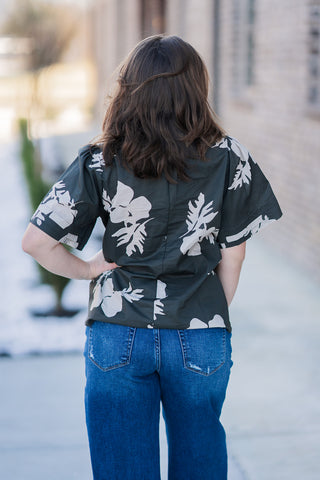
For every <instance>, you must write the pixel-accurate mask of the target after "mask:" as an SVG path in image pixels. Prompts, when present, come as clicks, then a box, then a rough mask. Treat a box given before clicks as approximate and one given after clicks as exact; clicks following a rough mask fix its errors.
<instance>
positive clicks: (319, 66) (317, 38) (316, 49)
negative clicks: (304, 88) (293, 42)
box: [308, 0, 320, 111]
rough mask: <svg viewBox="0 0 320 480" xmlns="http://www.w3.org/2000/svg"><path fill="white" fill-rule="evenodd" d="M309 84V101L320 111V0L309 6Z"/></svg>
mask: <svg viewBox="0 0 320 480" xmlns="http://www.w3.org/2000/svg"><path fill="white" fill-rule="evenodd" d="M308 35H309V42H308V62H309V69H308V70H309V72H308V73H309V75H308V77H309V85H308V103H309V105H310V106H311V107H313V108H314V109H316V110H317V111H320V1H319V0H312V1H311V2H310V6H309V32H308Z"/></svg>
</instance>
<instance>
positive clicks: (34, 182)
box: [19, 118, 70, 316]
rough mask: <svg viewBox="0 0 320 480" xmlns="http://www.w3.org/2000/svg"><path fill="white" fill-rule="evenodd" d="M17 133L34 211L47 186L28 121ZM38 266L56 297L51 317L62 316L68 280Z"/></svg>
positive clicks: (24, 121)
mask: <svg viewBox="0 0 320 480" xmlns="http://www.w3.org/2000/svg"><path fill="white" fill-rule="evenodd" d="M19 131H20V138H21V160H22V164H23V171H24V175H25V179H26V183H27V188H28V193H29V198H30V203H31V207H32V210H33V211H35V210H36V209H37V207H38V205H39V203H40V202H41V200H42V199H43V197H44V196H45V194H46V193H47V192H48V190H49V188H50V185H48V184H47V183H46V182H45V181H44V180H43V178H42V162H41V157H40V153H39V152H38V151H37V149H36V148H35V145H34V143H33V142H32V140H31V139H30V138H29V135H28V121H27V120H26V119H24V118H22V119H20V120H19ZM37 265H38V268H39V273H40V278H41V282H42V283H45V284H47V285H50V286H51V287H52V288H53V290H54V292H55V296H56V305H55V308H54V309H53V310H52V311H51V313H52V314H53V315H57V316H60V315H63V314H64V313H65V312H66V311H65V310H64V309H63V307H62V295H63V291H64V289H65V287H66V286H67V284H68V283H69V281H70V280H69V279H68V278H65V277H60V276H59V275H54V274H53V273H51V272H48V270H46V269H45V268H43V267H42V266H41V265H39V264H38V263H37Z"/></svg>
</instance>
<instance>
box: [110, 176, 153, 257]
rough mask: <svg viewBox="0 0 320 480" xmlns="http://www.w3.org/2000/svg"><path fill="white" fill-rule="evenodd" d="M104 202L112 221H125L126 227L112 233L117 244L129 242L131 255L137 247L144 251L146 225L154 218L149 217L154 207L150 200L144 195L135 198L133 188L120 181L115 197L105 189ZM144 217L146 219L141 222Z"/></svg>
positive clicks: (128, 250) (129, 253)
mask: <svg viewBox="0 0 320 480" xmlns="http://www.w3.org/2000/svg"><path fill="white" fill-rule="evenodd" d="M102 202H103V205H104V209H105V210H106V211H107V212H109V214H110V221H111V222H112V223H124V227H122V228H120V229H119V230H118V231H117V232H115V233H114V234H113V235H112V236H113V237H116V238H117V246H120V245H124V244H127V247H126V253H127V255H129V256H131V255H132V254H133V253H135V252H136V250H137V249H138V250H139V252H140V253H143V243H144V240H145V238H146V236H147V233H146V228H145V226H146V224H147V223H148V222H149V221H150V220H152V218H149V212H150V210H151V207H152V205H151V203H150V202H149V200H148V199H147V198H146V197H144V196H142V195H141V196H140V197H136V198H134V191H133V189H132V188H131V187H129V186H128V185H125V184H124V183H122V182H119V181H118V184H117V193H116V194H115V196H114V197H113V199H110V197H109V195H108V194H107V192H106V191H105V190H103V192H102ZM144 218H145V219H146V220H144V221H143V222H141V220H142V219H144Z"/></svg>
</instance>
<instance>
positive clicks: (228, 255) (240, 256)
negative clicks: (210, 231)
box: [215, 242, 246, 305]
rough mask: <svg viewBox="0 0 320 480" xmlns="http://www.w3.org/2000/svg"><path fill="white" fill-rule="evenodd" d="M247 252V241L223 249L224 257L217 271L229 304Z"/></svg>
mask: <svg viewBox="0 0 320 480" xmlns="http://www.w3.org/2000/svg"><path fill="white" fill-rule="evenodd" d="M245 252H246V242H243V243H241V244H240V245H237V246H236V247H229V248H223V249H221V255H222V259H221V261H220V263H219V264H218V266H217V268H216V270H215V271H216V274H217V275H218V277H219V279H220V281H221V283H222V287H223V290H224V293H225V296H226V299H227V302H228V305H230V303H231V301H232V299H233V297H234V294H235V293H236V289H237V286H238V283H239V277H240V271H241V267H242V262H243V260H244V257H245Z"/></svg>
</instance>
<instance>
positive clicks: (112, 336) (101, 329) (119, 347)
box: [87, 321, 136, 372]
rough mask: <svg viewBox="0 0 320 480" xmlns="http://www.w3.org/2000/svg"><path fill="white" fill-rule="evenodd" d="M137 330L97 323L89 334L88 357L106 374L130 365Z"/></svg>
mask: <svg viewBox="0 0 320 480" xmlns="http://www.w3.org/2000/svg"><path fill="white" fill-rule="evenodd" d="M135 332H136V329H135V328H134V327H126V326H125V325H117V324H113V323H105V322H99V321H95V322H94V323H93V325H92V326H90V327H89V332H88V340H87V341H88V357H89V359H90V360H91V361H92V362H93V363H94V364H95V365H96V366H97V367H99V368H100V369H101V370H103V371H104V372H106V371H108V370H114V369H115V368H119V367H124V366H125V365H128V364H129V363H130V360H131V352H132V347H133V341H134V336H135Z"/></svg>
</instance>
